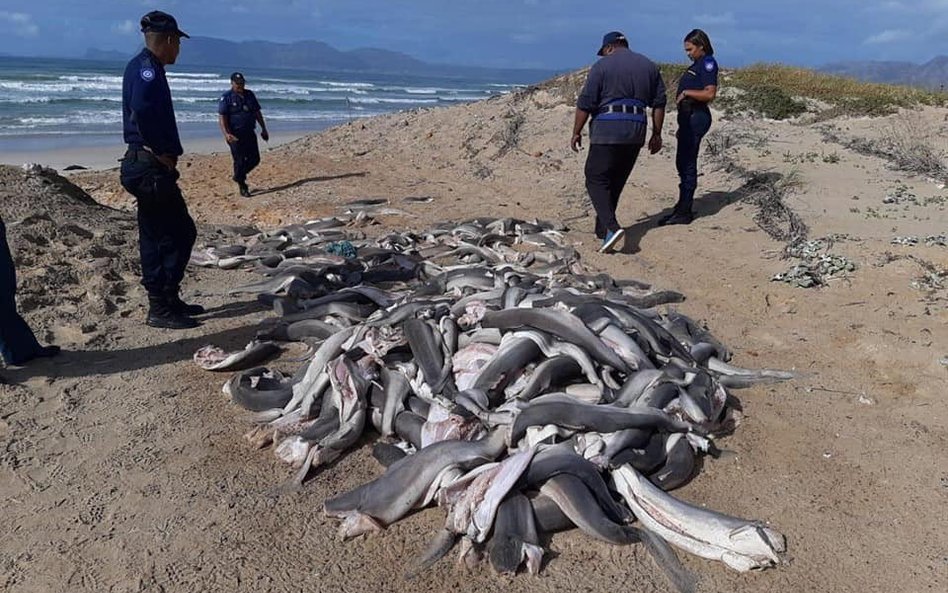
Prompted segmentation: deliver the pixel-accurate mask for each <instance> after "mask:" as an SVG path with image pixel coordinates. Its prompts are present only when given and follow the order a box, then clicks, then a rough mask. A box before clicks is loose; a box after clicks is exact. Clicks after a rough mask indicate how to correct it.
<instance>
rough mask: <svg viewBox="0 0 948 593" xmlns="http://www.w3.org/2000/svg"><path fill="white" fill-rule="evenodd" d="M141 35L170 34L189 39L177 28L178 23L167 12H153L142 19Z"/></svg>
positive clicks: (188, 36)
mask: <svg viewBox="0 0 948 593" xmlns="http://www.w3.org/2000/svg"><path fill="white" fill-rule="evenodd" d="M141 25H142V33H171V34H174V35H177V36H178V37H184V38H187V39H190V38H191V36H190V35H188V34H187V33H185V32H184V31H182V30H181V29H179V28H178V21H176V20H174V17H173V16H171V15H170V14H168V13H167V12H161V11H160V10H153V11H151V12H149V13H148V14H146V15H145V16H143V17H142V22H141Z"/></svg>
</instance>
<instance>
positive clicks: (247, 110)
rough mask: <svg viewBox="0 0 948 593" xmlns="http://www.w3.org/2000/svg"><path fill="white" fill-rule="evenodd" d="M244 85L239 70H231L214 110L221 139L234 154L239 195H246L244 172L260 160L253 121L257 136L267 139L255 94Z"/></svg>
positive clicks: (248, 170)
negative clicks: (227, 83) (218, 122)
mask: <svg viewBox="0 0 948 593" xmlns="http://www.w3.org/2000/svg"><path fill="white" fill-rule="evenodd" d="M245 85H246V80H244V75H243V74H241V73H240V72H234V73H233V74H231V75H230V90H229V91H227V92H226V93H224V95H223V96H222V97H221V100H220V102H219V103H218V105H217V113H218V115H219V117H218V119H219V120H220V125H221V132H223V133H224V140H226V141H227V144H228V145H229V146H230V154H231V156H232V157H233V158H234V181H236V182H237V186H238V187H239V188H240V195H242V196H244V197H245V198H249V197H250V188H248V187H247V174H248V173H250V172H251V171H253V169H254V167H256V166H257V165H259V164H260V148H259V147H258V146H257V135H256V133H255V129H256V127H257V124H258V123H259V124H260V137H261V138H263V141H264V142H269V140H270V133H269V132H267V124H266V122H265V121H263V113H262V112H261V111H260V103H259V102H258V101H257V96H256V95H254V94H253V91H251V90H250V89H248V88H246V86H245Z"/></svg>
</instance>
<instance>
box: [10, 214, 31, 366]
mask: <svg viewBox="0 0 948 593" xmlns="http://www.w3.org/2000/svg"><path fill="white" fill-rule="evenodd" d="M39 350H40V344H39V342H37V341H36V336H34V335H33V331H32V330H31V329H30V326H28V325H27V324H26V321H24V320H23V318H22V317H20V314H19V313H17V310H16V268H14V267H13V256H12V255H11V254H10V246H9V245H8V244H7V227H6V225H5V224H3V220H0V355H2V356H3V360H4V361H5V362H6V363H7V364H16V365H19V364H23V363H24V362H26V361H28V360H30V359H32V358H33V357H34V356H35V354H36V353H37V352H38V351H39Z"/></svg>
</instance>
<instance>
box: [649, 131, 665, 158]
mask: <svg viewBox="0 0 948 593" xmlns="http://www.w3.org/2000/svg"><path fill="white" fill-rule="evenodd" d="M661 149H662V135H661V134H652V137H651V138H649V139H648V152H649V154H655V153H656V152H658V151H660V150H661Z"/></svg>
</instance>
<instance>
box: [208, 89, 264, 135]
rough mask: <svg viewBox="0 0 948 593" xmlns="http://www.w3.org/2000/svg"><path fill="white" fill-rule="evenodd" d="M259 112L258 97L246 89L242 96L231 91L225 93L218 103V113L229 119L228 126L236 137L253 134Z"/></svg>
mask: <svg viewBox="0 0 948 593" xmlns="http://www.w3.org/2000/svg"><path fill="white" fill-rule="evenodd" d="M259 111H260V103H259V102H258V101H257V96H256V95H254V94H253V91H250V90H247V89H244V93H243V95H242V96H241V94H240V93H238V92H236V91H234V90H233V89H231V90H229V91H227V92H226V93H224V94H223V95H222V96H221V100H220V101H219V102H218V103H217V113H218V114H220V115H223V116H225V117H227V125H229V126H230V131H231V132H233V133H234V134H235V135H240V134H246V133H253V131H254V128H255V127H256V125H257V113H258V112H259Z"/></svg>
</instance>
